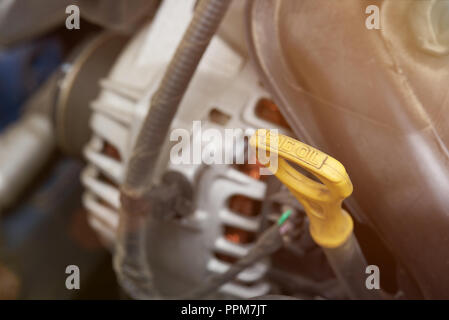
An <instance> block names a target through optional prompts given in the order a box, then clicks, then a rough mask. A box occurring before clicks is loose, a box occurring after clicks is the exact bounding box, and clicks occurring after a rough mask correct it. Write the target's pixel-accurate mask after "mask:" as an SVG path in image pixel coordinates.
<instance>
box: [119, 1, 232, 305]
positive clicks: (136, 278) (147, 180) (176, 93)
mask: <svg viewBox="0 0 449 320" xmlns="http://www.w3.org/2000/svg"><path fill="white" fill-rule="evenodd" d="M230 2H231V0H201V1H200V2H199V4H198V6H197V8H196V9H195V12H194V15H193V18H192V21H191V22H190V25H189V27H188V29H187V31H186V33H185V34H184V37H183V39H182V40H181V42H180V44H179V46H178V48H177V50H176V52H175V55H174V57H173V59H172V61H171V62H170V64H169V66H168V68H167V71H166V72H165V75H164V77H163V79H162V82H161V84H160V86H159V88H158V90H157V91H156V93H155V94H154V96H153V98H152V100H151V104H150V110H149V112H148V115H147V116H146V118H145V120H144V123H143V126H142V129H141V131H140V133H139V135H138V138H137V142H136V145H135V147H134V150H133V153H132V155H131V158H130V162H129V165H128V171H127V176H126V180H125V183H124V185H123V186H122V188H121V206H122V208H121V212H120V223H119V230H118V241H117V247H116V251H115V257H114V266H115V269H116V272H117V275H118V279H119V282H120V284H121V285H122V287H123V288H124V289H125V290H126V291H127V293H128V294H129V295H130V296H131V297H132V298H135V299H155V298H160V296H159V295H158V293H157V291H156V290H155V288H154V286H153V279H152V273H151V270H150V268H149V265H148V260H147V252H146V246H145V241H146V229H147V223H148V216H149V212H150V209H151V208H150V204H149V202H148V194H149V192H150V190H151V187H152V180H153V175H154V169H155V166H156V163H157V160H158V158H159V153H160V150H161V147H162V145H163V143H164V142H165V139H166V136H167V134H168V130H169V129H170V126H171V123H172V120H173V117H174V115H175V114H176V112H177V110H178V107H179V104H180V102H181V100H182V98H183V96H184V94H185V92H186V90H187V88H188V86H189V84H190V82H191V79H192V77H193V75H194V73H195V70H196V69H197V67H198V64H199V62H200V61H201V58H202V56H203V54H204V52H205V51H206V49H207V47H208V45H209V43H210V40H211V39H212V37H213V36H214V34H215V32H216V31H217V29H218V27H219V25H220V23H221V21H222V19H223V17H224V15H225V13H226V11H227V8H228V7H229V4H230Z"/></svg>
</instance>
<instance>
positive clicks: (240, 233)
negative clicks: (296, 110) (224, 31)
mask: <svg viewBox="0 0 449 320" xmlns="http://www.w3.org/2000/svg"><path fill="white" fill-rule="evenodd" d="M195 2H196V1H195V0H185V1H178V0H166V1H164V2H163V4H162V5H161V8H160V9H159V11H158V13H157V15H156V16H155V18H154V20H153V21H152V23H150V24H149V25H148V26H146V27H145V28H144V29H143V30H142V31H141V32H140V33H139V34H138V35H137V36H136V37H135V38H134V39H133V40H132V41H131V43H130V44H129V45H128V47H127V48H126V50H125V51H124V52H123V53H122V55H121V57H120V58H119V59H118V61H117V63H116V65H115V67H114V68H113V70H112V72H111V73H110V75H109V77H108V78H107V79H104V80H103V81H102V82H101V86H102V93H101V94H100V96H99V97H98V98H97V99H96V100H95V101H94V102H93V103H92V108H93V110H94V114H93V116H92V118H91V127H92V129H93V132H94V136H93V138H92V139H91V141H90V143H89V144H88V145H87V146H86V148H85V156H86V158H87V160H88V162H89V165H88V166H87V168H86V169H85V170H84V172H83V176H82V181H83V184H84V185H85V187H86V188H87V190H86V192H85V194H84V199H83V201H84V205H85V206H86V207H87V208H88V210H89V211H90V216H89V222H90V224H91V226H92V227H93V228H94V229H95V230H96V231H97V232H98V233H99V235H100V236H101V238H102V239H103V240H104V242H105V243H106V244H107V245H109V246H111V247H112V246H113V244H114V241H115V239H116V230H117V227H118V219H119V215H118V210H119V208H120V200H119V187H118V186H119V185H120V184H121V183H122V182H123V180H124V174H125V169H126V166H127V161H128V160H129V157H130V153H131V150H132V147H133V143H134V142H135V139H136V135H137V133H138V131H139V128H140V125H141V122H142V120H143V119H144V117H145V115H146V113H147V112H148V108H149V105H150V103H149V101H150V99H151V96H152V94H153V93H154V90H155V89H156V88H157V86H158V83H159V81H160V79H161V77H162V75H163V73H164V71H165V68H166V67H167V65H168V63H169V62H170V59H171V57H172V56H173V53H174V51H175V49H176V46H177V44H178V42H179V40H180V39H181V37H182V35H183V32H184V31H185V29H186V27H187V25H188V23H189V21H190V18H191V16H192V13H193V8H194V5H195ZM239 17H240V18H241V19H243V16H239ZM232 19H234V17H228V18H227V20H225V21H224V23H225V24H226V23H229V22H231V23H232ZM227 40H228V39H227ZM242 47H244V45H242ZM241 51H242V50H238V49H236V47H235V44H232V45H231V42H229V41H225V40H224V39H223V37H220V36H216V37H215V38H214V39H213V41H212V43H211V45H210V47H209V49H208V51H207V52H206V54H205V56H204V57H203V60H202V62H201V64H200V66H199V68H198V70H197V71H196V75H195V77H194V79H193V81H192V84H191V86H190V87H189V90H188V92H187V94H186V95H185V97H184V99H183V101H182V104H181V106H180V111H179V112H178V114H177V115H176V117H175V119H174V122H173V126H172V129H175V128H176V129H179V128H183V129H186V130H189V131H190V138H191V139H195V137H196V135H195V132H194V130H195V129H194V128H195V125H194V122H195V121H199V122H196V124H199V125H201V127H202V128H214V129H217V130H220V131H224V129H225V126H226V128H227V129H229V128H237V129H242V134H243V132H244V130H245V129H248V128H254V129H256V128H259V127H263V128H278V129H279V130H280V132H283V131H284V132H285V131H286V130H287V129H285V128H283V127H282V125H284V123H283V122H282V121H277V120H278V118H276V117H270V116H267V114H270V112H271V113H273V112H274V113H275V114H276V112H277V110H276V109H275V106H274V104H272V103H271V102H270V101H271V100H270V97H269V95H268V94H267V92H266V91H265V90H264V89H263V87H262V85H261V84H260V81H258V78H257V76H256V72H255V69H254V68H253V66H252V65H251V64H250V62H249V61H248V59H247V57H246V55H245V53H242V52H241ZM273 119H274V120H273ZM269 120H271V122H269ZM273 122H277V123H273ZM242 141H244V139H242ZM172 145H173V143H169V142H168V141H167V143H166V145H165V146H164V148H163V150H164V153H163V154H162V155H161V156H160V169H161V170H158V172H165V174H167V172H176V173H178V174H181V175H182V176H183V177H184V178H185V179H186V181H188V183H189V184H190V185H191V186H192V190H193V197H192V201H193V208H194V209H193V212H191V213H190V214H188V215H186V216H182V217H178V218H175V219H172V220H170V221H155V222H152V224H151V226H149V227H148V228H149V232H148V234H149V239H148V244H147V246H148V249H149V250H150V251H151V255H150V257H149V259H150V265H151V268H152V271H153V272H154V275H155V281H156V285H157V286H158V288H159V290H160V292H162V293H163V294H166V295H167V296H170V295H176V294H179V293H182V292H184V291H186V290H189V288H191V287H192V286H194V285H196V284H199V283H201V282H202V281H204V279H205V278H206V277H207V276H208V275H209V274H210V273H224V272H226V271H227V269H228V268H229V265H230V263H232V262H233V261H234V260H235V259H238V258H240V257H242V256H244V255H245V254H246V253H247V251H248V250H249V248H250V247H251V245H252V243H254V241H255V239H256V236H257V233H258V232H259V231H260V229H261V215H260V211H261V204H262V202H263V200H264V198H265V193H266V182H264V181H263V180H261V179H260V177H259V176H257V174H256V175H255V174H254V172H256V171H257V170H256V171H255V169H257V167H251V166H249V165H245V164H240V165H222V164H217V165H215V164H212V165H206V164H188V165H186V164H174V163H172V162H171V161H170V159H169V154H170V147H171V146H172ZM229 148H230V150H229ZM236 150H244V148H238V147H237V149H236ZM221 151H222V152H223V154H224V153H229V152H236V151H235V146H234V145H233V144H230V145H226V144H225V145H223V150H221ZM236 156H237V155H236ZM257 172H258V171H257ZM159 179H161V177H159ZM268 264H269V262H268V261H262V262H260V263H257V264H256V265H254V266H252V267H251V268H249V269H247V270H245V271H243V272H241V273H240V274H239V275H238V277H237V279H236V280H235V281H234V282H231V283H228V284H226V285H224V286H223V287H222V288H221V289H220V291H221V292H222V293H224V294H227V295H230V296H234V297H239V298H249V297H253V296H259V295H263V294H266V293H267V292H268V291H269V290H270V286H269V284H268V282H266V281H265V280H264V274H265V273H266V271H267V268H268Z"/></svg>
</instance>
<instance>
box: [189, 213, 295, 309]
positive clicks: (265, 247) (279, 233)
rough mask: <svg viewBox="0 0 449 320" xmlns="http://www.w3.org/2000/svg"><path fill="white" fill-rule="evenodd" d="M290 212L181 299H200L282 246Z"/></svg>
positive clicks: (284, 214) (287, 228)
mask: <svg viewBox="0 0 449 320" xmlns="http://www.w3.org/2000/svg"><path fill="white" fill-rule="evenodd" d="M291 214H292V211H291V210H288V211H286V212H284V213H283V214H282V215H281V217H280V218H279V220H278V222H277V223H276V224H274V225H273V226H271V227H270V228H268V229H267V230H266V231H265V232H264V233H263V234H262V235H261V236H260V238H259V239H258V240H257V242H256V244H255V245H254V247H252V248H251V249H250V251H249V252H248V254H247V255H246V256H245V257H243V258H242V259H240V260H238V261H237V262H236V263H234V264H232V265H231V267H230V268H229V269H228V271H226V272H225V273H222V274H217V275H213V276H211V277H210V278H209V279H208V280H207V281H206V282H205V284H204V285H203V286H201V287H199V288H198V289H195V290H194V291H193V292H191V293H190V294H187V295H186V296H184V297H182V298H181V299H186V300H193V299H200V298H203V297H206V296H208V295H210V294H211V293H214V292H215V291H217V290H218V289H219V288H220V287H221V286H222V285H224V284H226V283H227V282H229V281H232V280H233V279H234V278H235V277H236V276H237V275H238V274H239V273H240V272H242V271H243V270H244V269H246V268H247V267H249V266H251V265H252V264H254V263H255V262H257V261H259V260H260V259H262V258H264V257H266V256H268V255H270V254H272V253H274V252H276V251H277V250H279V249H280V248H281V247H282V246H283V243H284V241H283V236H284V235H285V234H286V233H287V232H288V231H289V230H290V229H291V227H292V226H291V225H290V224H288V223H285V222H286V221H287V219H288V218H289V217H290V215H291Z"/></svg>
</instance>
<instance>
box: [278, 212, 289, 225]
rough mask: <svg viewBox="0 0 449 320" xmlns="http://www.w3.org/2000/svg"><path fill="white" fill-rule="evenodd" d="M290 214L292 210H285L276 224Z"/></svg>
mask: <svg viewBox="0 0 449 320" xmlns="http://www.w3.org/2000/svg"><path fill="white" fill-rule="evenodd" d="M291 214H292V210H287V211H285V212H284V213H283V214H282V215H281V217H280V218H279V220H278V226H280V225H282V224H283V223H284V222H285V220H287V219H288V218H289V217H290V215H291Z"/></svg>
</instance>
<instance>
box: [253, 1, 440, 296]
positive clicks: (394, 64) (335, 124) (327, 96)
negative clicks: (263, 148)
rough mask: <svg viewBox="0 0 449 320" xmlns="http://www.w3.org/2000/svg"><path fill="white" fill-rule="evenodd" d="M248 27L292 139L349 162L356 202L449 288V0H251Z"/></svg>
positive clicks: (419, 276)
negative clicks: (373, 11) (371, 23)
mask: <svg viewBox="0 0 449 320" xmlns="http://www.w3.org/2000/svg"><path fill="white" fill-rule="evenodd" d="M369 5H376V6H378V8H379V13H380V15H379V19H380V29H369V28H367V26H366V20H367V18H368V17H369V14H367V13H366V9H367V7H368V6H369ZM248 25H249V34H250V44H251V46H252V48H251V49H252V53H253V55H254V57H255V58H256V61H257V63H258V66H259V68H260V72H261V75H262V77H263V79H264V81H265V83H266V85H267V86H268V87H269V89H270V90H271V91H272V93H273V95H274V97H275V100H276V103H277V104H278V105H279V107H280V108H281V111H282V113H283V114H284V116H285V117H286V119H288V121H289V124H290V126H291V127H292V128H293V131H294V132H295V133H296V135H297V137H298V138H299V139H302V140H303V141H305V142H306V143H309V144H312V145H314V146H316V147H317V148H320V149H321V150H323V151H324V152H326V153H328V154H330V155H332V156H333V157H335V158H336V159H338V160H339V161H340V162H342V163H343V164H344V166H345V167H346V169H347V171H348V173H349V175H350V177H351V179H352V181H353V184H354V193H353V196H352V197H351V198H350V199H349V201H348V206H349V207H350V209H351V212H353V213H355V215H356V216H357V217H358V218H360V219H361V220H363V221H364V222H366V223H369V224H370V225H371V226H372V227H373V228H374V229H375V230H376V231H377V233H378V234H379V236H380V237H381V238H382V240H383V241H384V242H385V243H386V245H387V246H388V247H389V249H390V250H391V251H392V252H393V254H394V255H395V256H396V257H397V258H398V259H399V261H400V263H401V264H402V265H403V266H404V267H405V268H406V269H407V270H408V272H409V273H410V274H411V276H412V277H413V278H414V279H415V280H416V282H417V284H418V286H419V289H420V291H421V292H422V294H423V295H424V297H426V298H449V151H448V146H449V145H448V143H449V110H448V109H449V1H447V0H435V1H432V0H429V1H427V0H424V1H412V0H384V1H381V0H376V1H361V0H345V1H329V0H301V1H298V0H282V1H280V0H272V1H266V0H254V1H252V2H251V4H250V6H249V8H248ZM381 271H382V270H381Z"/></svg>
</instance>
